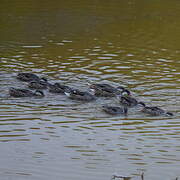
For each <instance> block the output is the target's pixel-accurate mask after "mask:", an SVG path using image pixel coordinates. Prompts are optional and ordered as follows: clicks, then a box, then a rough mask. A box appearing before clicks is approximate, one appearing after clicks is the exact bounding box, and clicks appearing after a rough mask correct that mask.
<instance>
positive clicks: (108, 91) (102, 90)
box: [89, 83, 126, 97]
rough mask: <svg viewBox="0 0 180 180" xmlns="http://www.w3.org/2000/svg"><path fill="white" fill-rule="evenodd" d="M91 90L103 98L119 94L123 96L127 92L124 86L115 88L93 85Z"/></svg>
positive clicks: (105, 85)
mask: <svg viewBox="0 0 180 180" xmlns="http://www.w3.org/2000/svg"><path fill="white" fill-rule="evenodd" d="M89 88H90V90H91V91H92V92H93V93H94V95H95V96H101V97H114V96H116V95H117V94H121V93H122V92H123V91H124V90H126V89H125V88H124V87H123V86H118V87H113V86H111V85H109V84H105V83H104V84H98V83H97V84H91V85H90V87H89Z"/></svg>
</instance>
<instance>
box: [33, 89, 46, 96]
mask: <svg viewBox="0 0 180 180" xmlns="http://www.w3.org/2000/svg"><path fill="white" fill-rule="evenodd" d="M34 95H35V96H39V97H44V93H43V91H41V90H36V91H35V93H34Z"/></svg>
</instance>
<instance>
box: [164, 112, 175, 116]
mask: <svg viewBox="0 0 180 180" xmlns="http://www.w3.org/2000/svg"><path fill="white" fill-rule="evenodd" d="M166 115H168V116H173V115H174V114H173V113H172V112H166Z"/></svg>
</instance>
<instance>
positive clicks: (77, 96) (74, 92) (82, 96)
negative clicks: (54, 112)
mask: <svg viewBox="0 0 180 180" xmlns="http://www.w3.org/2000/svg"><path fill="white" fill-rule="evenodd" d="M65 95H66V96H67V97H69V98H70V99H73V100H79V101H93V100H95V99H96V97H95V96H94V95H92V94H90V93H88V92H84V91H80V90H78V89H72V88H69V89H66V90H65Z"/></svg>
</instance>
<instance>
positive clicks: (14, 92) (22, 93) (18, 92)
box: [9, 87, 44, 97]
mask: <svg viewBox="0 0 180 180" xmlns="http://www.w3.org/2000/svg"><path fill="white" fill-rule="evenodd" d="M9 95H10V96H13V97H32V96H36V97H43V96H44V93H43V92H42V91H40V90H36V91H35V92H33V91H30V90H28V89H17V88H13V87H11V88H10V89H9Z"/></svg>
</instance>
